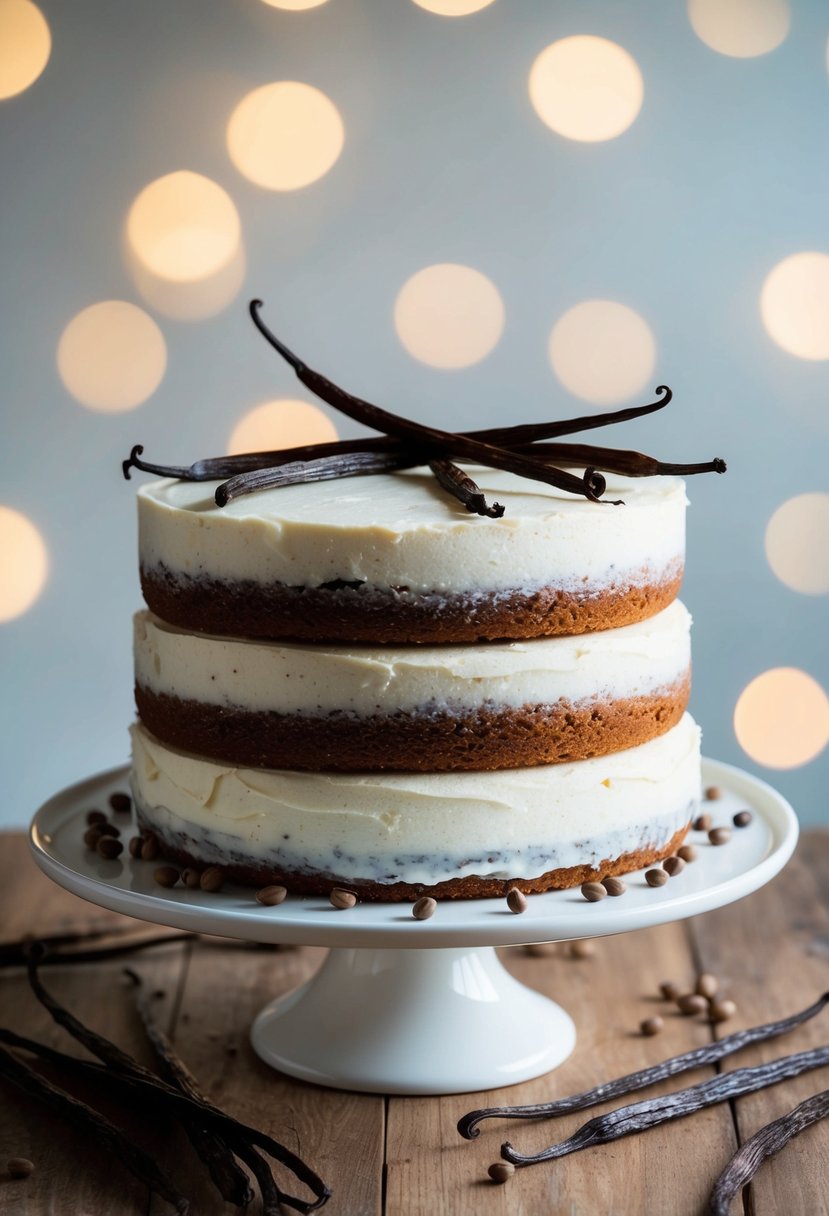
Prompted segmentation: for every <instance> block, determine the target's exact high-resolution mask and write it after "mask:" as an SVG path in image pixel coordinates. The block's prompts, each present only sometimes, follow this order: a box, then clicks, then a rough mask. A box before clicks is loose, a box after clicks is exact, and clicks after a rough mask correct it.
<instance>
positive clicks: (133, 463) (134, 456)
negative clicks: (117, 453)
mask: <svg viewBox="0 0 829 1216" xmlns="http://www.w3.org/2000/svg"><path fill="white" fill-rule="evenodd" d="M143 451H144V444H143V443H134V444H133V446H132V451H131V452H130V454H129V456H128V457H127V459H126V460H122V461H121V472H122V473H123V474H124V480H125V481H129V480H130V469H137V468H140V465H139V463H138V457H139V456H140V455H141V454H142V453H143Z"/></svg>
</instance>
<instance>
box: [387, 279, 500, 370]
mask: <svg viewBox="0 0 829 1216" xmlns="http://www.w3.org/2000/svg"><path fill="white" fill-rule="evenodd" d="M394 327H395V329H396V330H397V335H398V337H399V338H400V341H401V342H402V343H403V345H404V347H405V348H406V350H407V351H408V352H409V354H410V355H411V356H412V357H413V358H415V359H418V360H419V361H420V362H421V363H428V364H429V365H430V366H431V367H440V368H444V369H446V370H450V369H454V368H460V367H469V366H470V365H471V364H473V363H479V362H480V360H481V359H484V358H485V357H486V356H487V355H488V354H489V353H490V351H491V350H492V349H493V348H494V347H495V346H496V344H497V342H498V339H499V338H500V337H501V334H502V333H503V330H504V303H503V300H502V299H501V296H500V294H499V292H498V289H497V287H496V286H495V284H494V283H493V282H492V281H491V280H490V279H488V278H487V277H486V275H485V274H481V272H480V271H479V270H475V269H473V268H472V267H471V266H460V265H458V264H457V263H455V262H439V263H437V264H436V265H434V266H425V267H424V268H423V270H418V271H417V273H416V274H413V275H412V277H411V278H410V279H408V280H407V281H406V282H405V283H404V284H403V286H402V288H401V289H400V292H399V293H398V296H397V299H396V301H395V304H394Z"/></svg>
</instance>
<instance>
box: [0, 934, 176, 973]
mask: <svg viewBox="0 0 829 1216" xmlns="http://www.w3.org/2000/svg"><path fill="white" fill-rule="evenodd" d="M118 932H119V933H121V932H123V933H134V932H135V930H134V929H132V928H130V929H123V930H118ZM108 936H109V933H99V934H98V933H96V934H90V935H89V938H87V936H86V935H85V934H65V935H64V941H65V944H66V945H71V944H73V943H74V942H76V941H84V940H90V939H93V938H95V937H98V938H100V937H108ZM197 938H198V934H195V933H162V934H156V935H155V936H153V937H142V938H139V939H138V940H137V941H132V942H116V943H115V944H114V945H112V946H97V947H93V948H92V949H89V950H65V951H64V950H55V949H54V946H55V945H59V944H61V940H60V938H59V937H51V938H49V937H47V938H38V946H41V947H43V946H45V947H46V950H45V953H44V954H43V956H42V957H41V958H40V959H39V961H38V966H39V967H56V966H61V965H62V964H64V963H97V962H102V961H104V960H106V959H110V958H122V957H123V956H124V955H125V954H136V953H138V951H140V950H151V949H153V948H154V947H156V946H169V945H175V944H177V943H178V944H180V943H182V942H187V941H195V940H197ZM31 946H32V939H31V938H28V939H27V938H23V939H22V940H21V941H18V942H5V943H4V944H3V945H2V946H0V968H4V967H26V966H28V958H29V951H30V950H31Z"/></svg>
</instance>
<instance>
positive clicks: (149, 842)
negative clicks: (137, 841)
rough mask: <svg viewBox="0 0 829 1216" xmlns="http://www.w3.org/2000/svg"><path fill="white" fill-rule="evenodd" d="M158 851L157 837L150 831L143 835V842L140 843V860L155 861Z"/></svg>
mask: <svg viewBox="0 0 829 1216" xmlns="http://www.w3.org/2000/svg"><path fill="white" fill-rule="evenodd" d="M159 851H160V850H159V847H158V837H157V836H154V835H153V833H152V832H150V833H149V834H148V835H147V836H145V837H144V842H143V844H142V845H141V860H142V861H155V859H156V857H158V854H159Z"/></svg>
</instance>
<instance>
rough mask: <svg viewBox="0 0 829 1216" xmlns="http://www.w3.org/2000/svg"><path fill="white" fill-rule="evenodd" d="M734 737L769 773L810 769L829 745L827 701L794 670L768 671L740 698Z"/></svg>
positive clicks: (806, 677)
mask: <svg viewBox="0 0 829 1216" xmlns="http://www.w3.org/2000/svg"><path fill="white" fill-rule="evenodd" d="M734 732H735V734H736V736H737V740H738V742H739V744H740V746H741V747H742V749H743V751H745V752H747V753H748V755H749V756H751V758H752V760H756V761H757V763H758V764H765V765H766V767H767V768H797V767H798V766H799V765H801V764H808V763H809V761H810V760H814V758H815V756H817V755H819V754H820V752H822V751H823V749H824V747H826V744H827V743H829V697H827V696H826V693H825V692H824V690H823V689H822V688H821V686H820V685H819V684H818V682H817V680H813V679H812V677H811V676H810V675H807V674H806V672H805V671H799V670H798V669H797V668H796V667H775V668H773V669H772V670H771V671H764V672H763V674H762V675H759V676H757V678H756V679H754V680H752V681H751V683H750V684H749V685H748V686H747V687H746V688H745V689H744V690H743V691H742V692H741V693H740V697H739V700H738V701H737V707H736V709H735V710H734Z"/></svg>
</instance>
